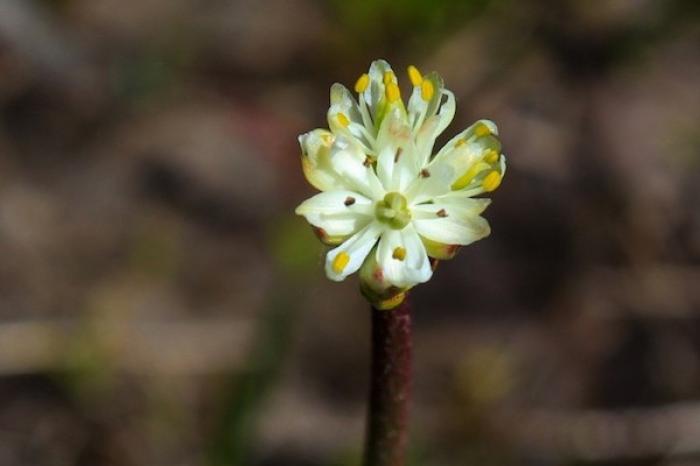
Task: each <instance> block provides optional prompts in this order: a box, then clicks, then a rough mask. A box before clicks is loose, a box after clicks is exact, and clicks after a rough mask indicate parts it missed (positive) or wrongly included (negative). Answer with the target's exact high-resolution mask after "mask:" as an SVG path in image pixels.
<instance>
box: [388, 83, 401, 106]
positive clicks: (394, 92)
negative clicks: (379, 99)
mask: <svg viewBox="0 0 700 466" xmlns="http://www.w3.org/2000/svg"><path fill="white" fill-rule="evenodd" d="M400 98H401V91H400V90H399V86H397V85H396V84H394V83H389V84H387V85H386V99H387V100H388V101H389V102H396V101H397V100H399V99H400Z"/></svg>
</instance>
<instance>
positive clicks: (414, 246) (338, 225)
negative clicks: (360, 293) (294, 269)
mask: <svg viewBox="0 0 700 466" xmlns="http://www.w3.org/2000/svg"><path fill="white" fill-rule="evenodd" d="M408 75H409V78H410V81H411V84H412V85H413V89H412V92H411V97H410V99H409V101H408V107H406V106H405V105H404V102H403V101H402V99H401V93H400V90H399V87H398V82H397V79H396V75H395V74H394V72H393V71H392V69H391V67H390V66H389V64H388V63H387V62H386V61H384V60H377V61H375V62H373V63H372V65H371V66H370V69H369V73H368V74H363V75H362V76H360V78H359V79H358V80H357V83H356V84H355V91H356V92H357V93H358V100H355V98H354V96H353V95H352V94H351V92H350V91H349V90H348V89H346V88H345V87H344V86H342V85H341V84H337V83H336V84H334V85H333V86H332V87H331V105H330V109H329V110H328V125H329V127H330V131H329V130H325V129H315V130H313V131H310V132H308V133H306V134H303V135H301V136H299V142H300V144H301V149H302V167H303V169H304V174H305V175H306V178H307V180H308V181H309V182H310V183H311V184H312V185H313V186H314V187H316V188H318V189H319V190H320V191H322V192H321V193H319V194H317V195H315V196H313V197H312V198H310V199H308V200H306V201H305V202H303V203H302V204H301V205H299V207H297V209H296V213H297V214H299V215H303V216H304V217H305V218H306V220H307V221H308V222H309V223H310V224H311V225H313V226H314V227H315V230H316V232H317V234H318V235H319V237H320V238H321V239H322V240H323V241H324V242H325V243H327V244H330V245H335V246H336V247H335V248H334V249H332V250H330V251H329V252H328V254H327V256H326V266H325V269H326V274H327V275H328V278H330V279H331V280H335V281H341V280H343V279H345V278H346V277H347V276H348V275H350V274H352V273H353V272H355V271H357V270H358V269H359V268H360V267H361V266H362V265H363V264H365V267H364V268H363V271H364V273H362V274H361V275H362V278H363V289H364V290H365V291H366V293H365V294H368V293H367V291H370V292H371V293H370V294H373V295H376V296H379V297H380V298H381V299H386V298H389V297H392V296H396V295H397V294H398V293H399V292H402V291H403V290H406V289H408V288H410V287H412V286H414V285H416V284H417V283H423V282H426V281H427V280H428V279H430V277H431V275H432V268H431V263H430V260H429V256H430V257H433V258H436V259H448V258H451V257H452V256H453V255H454V253H455V251H456V249H457V247H458V246H463V245H467V244H470V243H472V242H474V241H476V240H479V239H481V238H484V237H485V236H488V234H489V233H490V229H489V225H488V222H487V221H486V220H485V219H484V218H483V217H481V216H480V214H481V213H482V212H483V211H484V209H485V208H486V207H487V206H488V205H489V203H490V200H489V199H483V198H479V199H474V198H473V197H474V196H477V195H479V194H482V193H484V192H489V191H493V190H494V189H496V188H497V187H498V185H499V184H500V182H501V179H502V177H503V174H504V173H505V157H504V156H503V155H502V154H501V145H500V143H499V141H498V139H497V137H496V136H497V135H498V130H497V128H496V125H495V124H494V123H493V122H491V121H488V120H480V121H478V122H476V123H475V124H473V125H472V126H470V127H469V128H467V129H466V130H464V131H462V132H461V133H460V134H458V135H457V136H455V137H454V138H452V139H451V140H450V141H449V142H448V143H447V144H446V145H445V146H444V147H443V148H442V149H440V150H439V151H438V152H437V154H436V155H435V156H432V152H433V146H434V144H435V139H436V138H437V136H438V135H439V134H440V133H442V131H443V130H444V129H445V128H446V127H447V125H449V123H450V122H451V121H452V118H453V116H454V113H455V98H454V95H453V94H452V92H450V91H448V90H446V89H445V88H444V87H443V82H442V79H441V78H440V77H439V76H438V75H437V74H435V73H431V74H428V75H426V76H422V75H421V74H420V72H419V71H418V70H417V69H416V68H415V67H413V66H411V67H409V68H408Z"/></svg>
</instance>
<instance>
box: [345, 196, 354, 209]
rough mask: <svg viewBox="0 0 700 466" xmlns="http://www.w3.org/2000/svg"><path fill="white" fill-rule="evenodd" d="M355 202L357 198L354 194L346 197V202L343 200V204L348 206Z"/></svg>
mask: <svg viewBox="0 0 700 466" xmlns="http://www.w3.org/2000/svg"><path fill="white" fill-rule="evenodd" d="M354 203H355V198H354V197H352V196H348V197H346V198H345V202H343V204H345V206H346V207H350V206H351V205H353V204H354Z"/></svg>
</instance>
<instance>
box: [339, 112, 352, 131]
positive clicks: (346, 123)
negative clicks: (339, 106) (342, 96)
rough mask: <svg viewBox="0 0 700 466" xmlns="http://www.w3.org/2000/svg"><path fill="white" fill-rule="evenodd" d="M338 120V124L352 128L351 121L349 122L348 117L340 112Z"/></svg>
mask: <svg viewBox="0 0 700 466" xmlns="http://www.w3.org/2000/svg"><path fill="white" fill-rule="evenodd" d="M336 118H337V119H338V123H340V124H341V126H343V127H345V128H347V127H348V126H350V120H348V117H346V116H345V114H344V113H342V112H340V113H338V114H337V115H336Z"/></svg>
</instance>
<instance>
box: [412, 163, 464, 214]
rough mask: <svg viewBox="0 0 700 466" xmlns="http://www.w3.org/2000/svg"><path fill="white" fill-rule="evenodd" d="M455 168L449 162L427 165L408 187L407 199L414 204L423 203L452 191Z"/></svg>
mask: <svg viewBox="0 0 700 466" xmlns="http://www.w3.org/2000/svg"><path fill="white" fill-rule="evenodd" d="M453 179H454V170H453V169H452V167H450V166H449V165H447V164H440V165H438V166H435V167H430V166H429V167H427V168H425V169H423V170H421V171H420V172H419V176H418V178H416V179H415V180H413V181H412V182H411V184H410V185H409V186H408V188H407V189H406V194H405V195H406V199H407V200H408V202H409V203H410V204H412V205H416V204H421V203H423V202H426V201H429V200H431V199H433V198H435V197H437V196H442V195H444V194H447V193H449V192H450V185H451V183H452V180H453Z"/></svg>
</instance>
